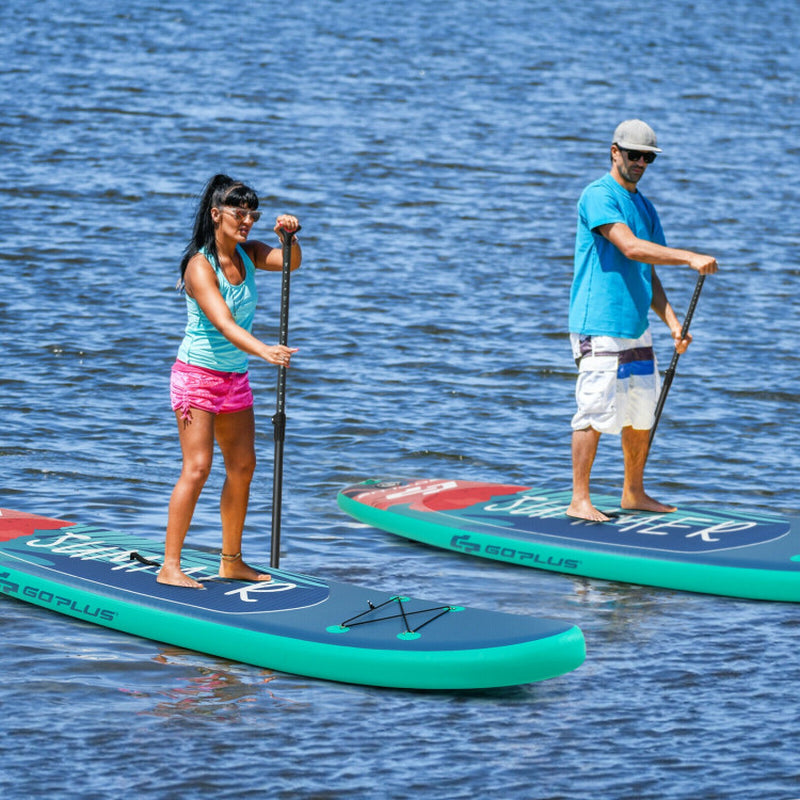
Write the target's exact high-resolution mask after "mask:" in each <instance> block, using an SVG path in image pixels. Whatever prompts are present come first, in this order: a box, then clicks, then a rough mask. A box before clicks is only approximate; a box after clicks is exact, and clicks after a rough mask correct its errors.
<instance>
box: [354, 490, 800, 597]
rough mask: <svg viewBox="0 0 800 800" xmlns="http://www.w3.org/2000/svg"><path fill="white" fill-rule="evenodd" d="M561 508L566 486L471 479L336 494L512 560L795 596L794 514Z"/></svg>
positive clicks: (400, 522)
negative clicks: (594, 516)
mask: <svg viewBox="0 0 800 800" xmlns="http://www.w3.org/2000/svg"><path fill="white" fill-rule="evenodd" d="M592 499H593V502H594V504H595V506H596V507H598V508H601V509H603V511H604V512H606V513H608V512H609V511H610V512H611V513H612V514H613V517H612V519H611V520H610V521H609V522H602V523H598V522H586V521H583V520H576V519H573V518H570V517H568V516H567V515H566V513H565V512H566V510H567V507H568V505H569V502H570V492H569V491H553V490H549V489H539V488H529V487H525V486H504V485H500V484H493V483H479V482H473V481H461V480H451V481H447V480H445V481H441V480H411V481H409V480H368V481H364V482H363V483H359V484H356V485H354V486H349V487H348V488H346V489H344V490H342V492H341V493H340V494H339V497H338V502H339V506H340V507H341V508H342V510H343V511H345V512H347V513H348V514H350V515H351V516H353V517H355V518H356V519H357V520H360V521H361V522H364V523H366V524H368V525H372V526H374V527H376V528H380V529H382V530H385V531H389V532H390V533H394V534H398V535H399V536H403V537H405V538H407V539H413V540H416V541H419V542H424V543H425V544H430V545H434V546H436V547H443V548H445V549H448V550H454V551H456V552H459V553H466V554H469V555H475V556H483V557H484V558H492V559H496V560H498V561H507V562H509V563H511V564H520V565H522V566H527V567H537V568H539V569H546V570H551V571H554V572H563V573H567V574H571V575H582V576H586V577H590V578H600V579H604V580H611V581H621V582H624V583H637V584H644V585H648V586H660V587H664V588H669V589H682V590H685V591H691V592H705V593H707V594H716V595H729V596H732V597H746V598H751V599H757V600H785V601H793V602H797V601H800V517H785V516H781V515H778V514H753V513H748V512H744V511H738V510H737V511H728V510H724V509H715V508H708V507H694V506H684V507H681V508H679V509H678V510H677V511H674V512H672V513H668V514H658V513H647V512H636V511H624V510H622V509H620V508H619V507H618V501H617V500H616V499H614V498H613V497H610V496H606V495H593V496H592Z"/></svg>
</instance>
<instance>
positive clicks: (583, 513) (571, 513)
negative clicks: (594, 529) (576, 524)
mask: <svg viewBox="0 0 800 800" xmlns="http://www.w3.org/2000/svg"><path fill="white" fill-rule="evenodd" d="M566 515H567V516H568V517H570V518H571V519H585V520H586V521H587V522H608V521H609V520H610V519H611V517H608V516H606V515H605V514H604V513H603V512H602V511H598V510H597V509H596V508H595V507H594V506H593V505H592V504H591V503H590V502H589V501H588V500H586V501H582V502H581V501H576V500H573V501H572V502H571V503H570V504H569V507H568V508H567V510H566Z"/></svg>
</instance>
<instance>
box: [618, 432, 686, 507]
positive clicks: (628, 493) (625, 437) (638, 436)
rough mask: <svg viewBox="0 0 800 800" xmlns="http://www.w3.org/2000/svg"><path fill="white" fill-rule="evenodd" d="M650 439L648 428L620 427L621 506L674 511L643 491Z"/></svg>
mask: <svg viewBox="0 0 800 800" xmlns="http://www.w3.org/2000/svg"><path fill="white" fill-rule="evenodd" d="M649 440H650V431H649V430H637V429H636V428H632V427H630V426H627V427H625V428H623V429H622V456H623V459H624V462H625V482H624V485H623V488H622V503H621V504H620V505H621V506H622V508H627V509H631V510H636V511H659V512H661V513H666V512H669V511H675V506H667V505H664V504H663V503H659V502H658V501H657V500H654V499H653V498H652V497H649V496H648V495H647V494H646V493H645V491H644V467H645V464H646V463H647V451H648V446H649Z"/></svg>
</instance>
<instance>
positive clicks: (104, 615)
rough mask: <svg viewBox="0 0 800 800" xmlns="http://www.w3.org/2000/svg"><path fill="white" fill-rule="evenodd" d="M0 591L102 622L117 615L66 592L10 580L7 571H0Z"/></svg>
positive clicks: (65, 612) (109, 620)
mask: <svg viewBox="0 0 800 800" xmlns="http://www.w3.org/2000/svg"><path fill="white" fill-rule="evenodd" d="M0 592H2V593H3V594H10V595H16V596H18V597H20V598H22V599H23V600H27V601H28V602H29V603H35V604H36V605H40V606H51V607H52V608H54V609H55V610H56V611H60V612H61V613H62V614H72V615H73V616H82V617H87V618H90V619H94V620H100V621H103V622H112V621H113V620H114V618H115V617H116V616H117V612H116V611H111V610H110V609H107V608H103V607H102V606H98V605H94V604H92V603H86V602H84V601H82V600H75V599H74V598H72V597H69V596H68V595H66V594H60V593H58V592H51V591H50V590H49V589H42V588H40V587H38V586H35V585H33V584H20V583H17V582H16V581H12V580H11V574H10V573H8V572H0Z"/></svg>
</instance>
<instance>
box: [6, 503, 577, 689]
mask: <svg viewBox="0 0 800 800" xmlns="http://www.w3.org/2000/svg"><path fill="white" fill-rule="evenodd" d="M158 559H160V554H159V550H158V547H157V545H156V543H155V542H153V541H151V540H149V539H147V538H144V537H135V536H131V535H128V534H124V533H120V532H115V531H110V530H105V529H103V528H98V527H94V526H91V525H81V524H73V523H70V522H65V521H63V520H57V519H49V518H46V517H39V516H35V515H32V514H26V513H22V512H18V511H8V510H2V511H0V593H3V594H6V595H9V596H11V597H14V598H18V599H19V600H24V601H26V602H29V603H33V604H35V605H38V606H42V607H44V608H48V609H52V610H53V611H59V612H61V613H62V614H66V615H68V616H70V617H75V618H77V619H80V620H84V621H87V622H93V623H96V624H99V625H104V626H106V627H108V628H114V629H116V630H119V631H124V632H125V633H130V634H135V635H137V636H142V637H145V638H148V639H154V640H157V641H161V642H165V643H168V644H172V645H177V646H179V647H185V648H189V649H193V650H197V651H200V652H203V653H208V654H211V655H215V656H220V657H223V658H228V659H231V660H235V661H242V662H245V663H249V664H255V665H257V666H261V667H267V668H271V669H276V670H280V671H284V672H291V673H295V674H298V675H306V676H310V677H315V678H324V679H328V680H334V681H342V682H347V683H358V684H366V685H372V686H387V687H396V688H410V689H446V690H452V689H477V688H487V687H496V686H509V685H516V684H523V683H529V682H533V681H539V680H543V679H545V678H552V677H554V676H556V675H561V674H563V673H565V672H568V671H570V670H573V669H575V668H576V667H578V666H579V665H580V664H581V663H582V662H583V660H584V657H585V644H584V639H583V634H582V633H581V631H580V629H579V628H577V627H575V626H574V625H571V624H569V623H565V622H560V621H556V620H546V619H536V618H533V617H526V616H519V615H513V614H504V613H500V612H493V611H482V610H476V609H471V608H465V607H462V606H454V605H445V604H437V603H431V602H428V601H425V600H415V599H412V598H410V597H406V596H403V595H402V594H395V595H393V594H387V593H385V592H381V591H370V590H368V589H365V588H360V587H356V586H350V585H348V584H343V583H334V582H332V581H326V580H320V579H317V578H312V577H309V576H306V575H299V574H296V573H293V572H287V571H285V570H275V569H271V570H269V572H270V573H271V574H272V580H271V581H269V582H265V583H250V582H243V581H233V580H227V579H223V578H220V577H218V576H217V566H218V564H219V556H215V555H213V554H212V553H207V552H203V551H200V550H196V549H191V548H184V550H183V554H182V564H183V566H184V571H185V572H186V573H188V574H190V575H192V577H194V578H195V580H198V581H200V582H201V583H202V584H203V586H204V588H203V589H188V588H180V587H176V586H165V585H162V584H160V583H158V582H157V581H156V574H157V572H158V564H157V563H156V561H157V560H158Z"/></svg>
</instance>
